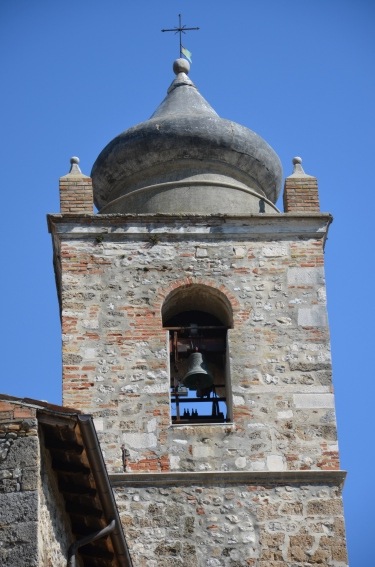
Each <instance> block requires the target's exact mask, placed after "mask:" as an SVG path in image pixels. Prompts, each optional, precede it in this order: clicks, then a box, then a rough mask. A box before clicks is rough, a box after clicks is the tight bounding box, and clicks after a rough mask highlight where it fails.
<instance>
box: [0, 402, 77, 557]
mask: <svg viewBox="0 0 375 567" xmlns="http://www.w3.org/2000/svg"><path fill="white" fill-rule="evenodd" d="M43 447H44V444H43V442H41V431H39V430H38V422H37V419H36V411H35V410H34V409H32V408H28V407H21V406H17V405H15V404H10V403H7V402H2V401H0V566H1V567H66V565H67V553H68V548H69V545H70V543H71V542H72V535H71V531H70V521H69V519H68V517H67V515H66V513H65V505H64V503H63V501H62V497H61V494H60V493H59V492H58V488H57V484H56V479H55V474H54V472H53V470H52V467H51V464H50V457H49V454H48V453H47V451H46V450H45V449H44V448H43Z"/></svg>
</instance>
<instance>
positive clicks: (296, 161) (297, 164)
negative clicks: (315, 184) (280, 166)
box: [292, 156, 305, 173]
mask: <svg viewBox="0 0 375 567" xmlns="http://www.w3.org/2000/svg"><path fill="white" fill-rule="evenodd" d="M292 161H293V165H294V169H293V173H305V172H304V170H303V167H302V158H301V157H299V156H296V157H294V158H293V160H292Z"/></svg>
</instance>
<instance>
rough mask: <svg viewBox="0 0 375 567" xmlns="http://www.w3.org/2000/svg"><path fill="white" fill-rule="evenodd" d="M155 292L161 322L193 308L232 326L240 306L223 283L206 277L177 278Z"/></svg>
mask: <svg viewBox="0 0 375 567" xmlns="http://www.w3.org/2000/svg"><path fill="white" fill-rule="evenodd" d="M158 295H159V308H160V313H161V316H162V319H163V322H164V321H165V320H166V319H169V318H170V317H172V316H173V315H176V314H178V313H180V312H181V311H189V310H191V309H194V310H198V311H206V312H207V313H211V314H212V315H215V316H216V317H217V318H218V319H220V321H222V323H223V325H226V326H227V327H228V328H232V327H233V315H234V312H236V311H238V309H239V303H238V300H237V298H236V297H235V296H234V295H233V294H232V293H231V292H230V291H229V290H228V289H226V287H225V286H223V285H220V286H218V285H217V284H216V282H212V281H208V280H207V279H205V280H201V279H199V278H183V279H179V280H176V281H175V282H174V283H173V284H172V285H170V286H168V287H167V288H165V289H163V290H160V291H159V294H158Z"/></svg>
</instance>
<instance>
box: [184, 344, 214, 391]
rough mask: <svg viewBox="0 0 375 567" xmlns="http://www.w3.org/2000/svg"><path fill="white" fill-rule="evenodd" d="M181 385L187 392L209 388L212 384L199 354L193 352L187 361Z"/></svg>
mask: <svg viewBox="0 0 375 567" xmlns="http://www.w3.org/2000/svg"><path fill="white" fill-rule="evenodd" d="M182 382H183V384H184V385H185V386H187V387H188V388H189V390H197V389H198V388H199V389H200V390H201V389H202V388H209V387H210V386H212V384H213V379H212V376H211V374H210V373H209V372H208V369H207V364H206V361H205V359H204V357H203V354H202V353H201V352H193V353H192V354H191V355H190V356H189V359H188V371H187V372H186V374H185V376H184V379H183V380H182Z"/></svg>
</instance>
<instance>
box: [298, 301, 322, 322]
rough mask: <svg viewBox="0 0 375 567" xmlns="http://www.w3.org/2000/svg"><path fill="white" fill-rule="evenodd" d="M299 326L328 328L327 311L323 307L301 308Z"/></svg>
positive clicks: (299, 310)
mask: <svg viewBox="0 0 375 567" xmlns="http://www.w3.org/2000/svg"><path fill="white" fill-rule="evenodd" d="M298 325H300V326H301V327H327V325H328V321H327V311H326V309H325V307H324V306H323V305H312V306H311V307H300V308H299V309H298Z"/></svg>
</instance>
